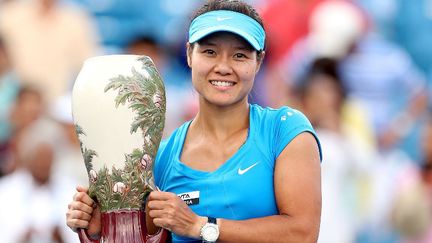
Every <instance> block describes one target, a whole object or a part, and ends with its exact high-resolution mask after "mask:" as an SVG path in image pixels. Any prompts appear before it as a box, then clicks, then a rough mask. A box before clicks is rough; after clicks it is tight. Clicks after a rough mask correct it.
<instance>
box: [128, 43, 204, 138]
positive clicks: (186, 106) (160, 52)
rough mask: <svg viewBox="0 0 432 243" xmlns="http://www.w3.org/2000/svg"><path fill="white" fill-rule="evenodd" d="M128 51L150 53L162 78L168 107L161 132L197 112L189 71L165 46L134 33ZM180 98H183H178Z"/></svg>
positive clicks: (170, 130)
mask: <svg viewBox="0 0 432 243" xmlns="http://www.w3.org/2000/svg"><path fill="white" fill-rule="evenodd" d="M126 50H127V53H129V54H135V55H146V56H149V57H150V58H151V59H152V60H153V62H154V63H155V65H156V67H157V69H158V70H159V72H160V73H161V76H162V78H163V80H164V84H165V90H166V99H167V104H166V105H167V111H166V120H165V121H166V122H165V123H166V124H165V128H164V136H167V135H169V134H171V132H172V131H173V130H174V129H175V128H177V127H178V126H180V125H181V124H183V123H184V122H185V121H187V118H189V117H190V116H191V115H192V117H193V116H195V114H196V112H197V109H198V107H197V105H195V104H197V103H198V99H197V98H196V96H195V92H194V91H193V89H192V86H191V82H190V71H189V69H188V68H187V67H184V66H182V65H181V64H180V63H178V62H177V60H176V59H175V58H173V57H172V55H171V53H170V52H169V51H167V48H165V47H164V46H162V44H160V43H159V42H157V41H156V39H154V38H153V37H151V36H137V37H136V38H134V39H133V40H132V41H131V42H130V43H129V45H128V46H127V47H126ZM179 101H182V102H179Z"/></svg>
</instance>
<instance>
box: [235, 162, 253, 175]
mask: <svg viewBox="0 0 432 243" xmlns="http://www.w3.org/2000/svg"><path fill="white" fill-rule="evenodd" d="M257 164H258V162H256V163H255V164H253V165H251V166H249V167H247V168H246V169H244V170H242V169H240V168H239V169H238V174H239V175H243V174H244V173H246V172H248V171H249V170H250V169H252V168H253V167H255V165H257Z"/></svg>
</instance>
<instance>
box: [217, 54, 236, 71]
mask: <svg viewBox="0 0 432 243" xmlns="http://www.w3.org/2000/svg"><path fill="white" fill-rule="evenodd" d="M232 71H233V69H232V66H231V63H230V60H229V59H228V58H227V57H220V58H219V59H218V60H217V63H216V66H215V72H217V73H219V74H221V75H229V74H231V73H232Z"/></svg>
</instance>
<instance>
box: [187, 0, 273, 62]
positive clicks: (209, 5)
mask: <svg viewBox="0 0 432 243" xmlns="http://www.w3.org/2000/svg"><path fill="white" fill-rule="evenodd" d="M216 10H229V11H234V12H238V13H241V14H244V15H247V16H249V17H251V18H252V19H254V20H255V21H257V22H258V23H259V24H260V25H261V27H263V29H264V31H265V28H264V23H263V21H262V19H261V16H260V15H259V14H258V12H257V11H256V10H255V8H254V7H252V6H251V5H249V4H248V3H245V2H243V1H240V0H208V1H207V2H206V3H205V4H204V5H203V6H201V7H200V8H199V9H198V10H196V11H195V13H194V14H193V15H192V19H191V22H192V21H193V20H194V19H195V18H197V17H198V16H200V15H202V14H205V13H208V12H211V11H216ZM264 49H265V47H264ZM260 53H261V51H259V52H258V54H260Z"/></svg>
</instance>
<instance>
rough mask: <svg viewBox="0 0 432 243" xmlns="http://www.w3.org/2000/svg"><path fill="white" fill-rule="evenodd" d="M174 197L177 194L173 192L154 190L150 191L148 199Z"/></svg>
mask: <svg viewBox="0 0 432 243" xmlns="http://www.w3.org/2000/svg"><path fill="white" fill-rule="evenodd" d="M174 197H177V195H176V194H174V193H171V192H163V191H152V192H150V195H149V197H148V200H169V199H171V198H174Z"/></svg>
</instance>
